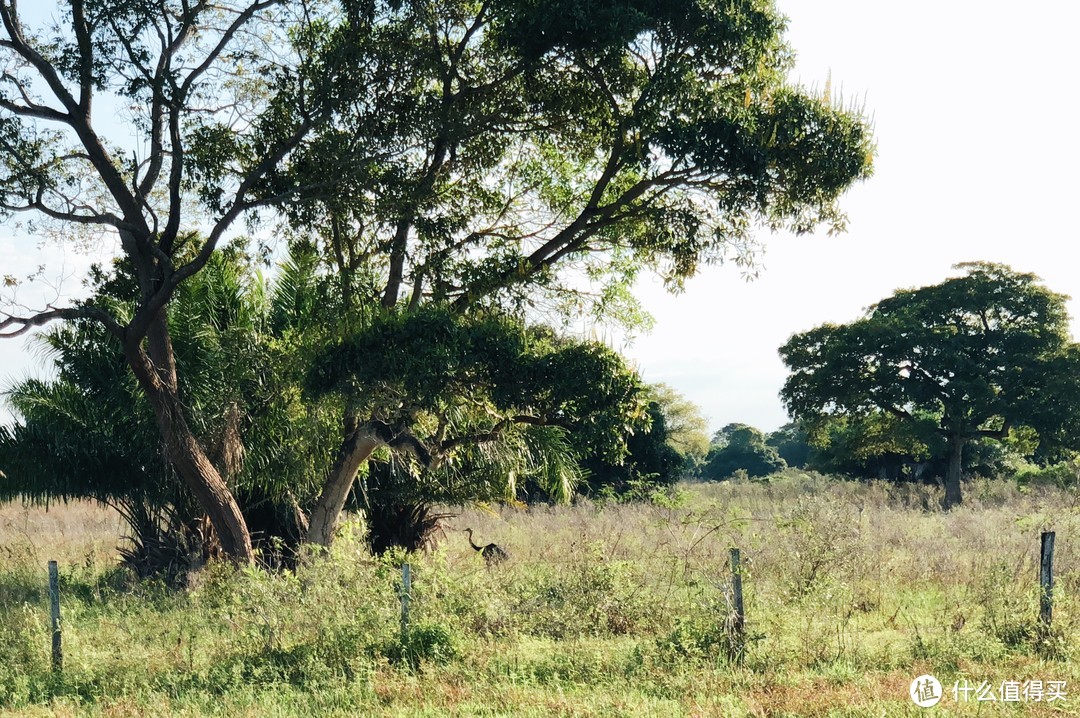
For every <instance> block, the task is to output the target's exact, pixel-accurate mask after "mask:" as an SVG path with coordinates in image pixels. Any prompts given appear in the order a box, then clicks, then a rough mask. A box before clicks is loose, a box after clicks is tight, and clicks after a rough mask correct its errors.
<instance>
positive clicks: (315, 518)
mask: <svg viewBox="0 0 1080 718" xmlns="http://www.w3.org/2000/svg"><path fill="white" fill-rule="evenodd" d="M384 444H386V440H385V438H384V437H383V436H381V432H380V431H379V427H378V426H376V425H375V424H373V423H370V422H369V423H364V424H360V425H358V426H357V427H356V428H354V429H353V430H352V431H351V432H350V433H349V434H348V436H347V437H346V439H345V441H344V442H343V443H342V445H341V449H340V450H339V451H338V456H337V459H335V461H334V465H333V466H332V467H331V468H330V473H329V475H328V476H327V478H326V483H325V484H323V488H322V492H321V493H320V494H319V499H318V501H316V502H315V508H313V509H312V511H311V516H310V517H309V524H308V532H307V536H306V537H305V542H306V543H311V544H317V545H319V546H329V545H330V544H331V542H333V540H334V532H335V531H336V530H337V525H338V518H339V517H340V516H341V511H342V509H344V508H345V499H347V498H348V496H349V491H350V490H351V489H352V485H353V481H354V480H355V479H356V472H357V471H359V470H360V466H361V465H362V464H363V463H364V462H365V461H367V459H368V457H369V456H371V454H372V453H373V452H374V451H375V449H377V448H379V447H380V446H383V445H384Z"/></svg>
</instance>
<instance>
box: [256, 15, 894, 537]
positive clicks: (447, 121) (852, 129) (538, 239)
mask: <svg viewBox="0 0 1080 718" xmlns="http://www.w3.org/2000/svg"><path fill="white" fill-rule="evenodd" d="M783 25H784V21H783V18H782V17H781V16H779V14H778V13H777V12H776V10H775V8H774V7H773V6H772V5H771V3H768V2H760V1H759V0H737V1H736V2H723V3H720V2H713V1H704V2H695V1H691V0H685V1H680V2H675V3H671V2H663V3H661V2H648V1H644V2H638V1H635V2H632V3H625V2H621V1H620V2H617V1H615V0H603V1H601V2H595V1H593V0H588V1H586V0H560V1H559V2H557V3H538V2H535V0H507V1H505V2H470V1H467V0H406V1H405V2H398V1H397V0H394V1H392V2H391V1H389V0H375V1H374V2H369V3H367V4H358V6H357V7H356V8H354V12H353V14H352V15H350V16H349V18H348V21H347V22H345V23H342V24H341V25H340V26H338V27H336V28H326V29H325V31H324V32H322V33H320V34H317V35H312V36H311V37H310V38H309V39H310V41H311V43H312V44H311V47H312V48H313V52H316V51H318V48H339V47H342V46H348V47H349V48H350V52H351V54H350V55H349V64H348V70H347V71H343V72H342V73H341V75H340V76H341V77H342V78H343V82H344V83H348V84H350V85H359V86H363V87H364V88H365V92H364V93H362V94H360V95H357V94H356V93H349V92H348V91H346V90H342V91H340V92H337V93H336V94H335V97H336V98H337V99H338V100H339V102H338V103H337V104H336V105H335V113H334V116H333V120H332V122H331V123H329V124H328V125H327V126H326V128H325V131H322V132H320V134H319V138H320V141H319V142H318V143H316V144H314V145H313V146H312V151H311V152H310V153H306V154H305V153H298V154H297V155H296V156H295V157H294V158H293V161H292V162H291V163H290V164H289V166H288V167H287V168H286V169H285V170H284V171H282V172H280V173H278V174H277V175H275V177H274V181H273V182H271V183H270V186H271V187H272V188H273V189H272V190H271V191H272V192H280V191H282V190H281V188H288V187H292V186H293V185H294V184H295V183H300V184H303V183H305V182H310V177H312V176H323V175H325V174H327V173H328V172H331V173H334V174H335V175H338V176H340V178H341V185H340V191H339V192H338V193H337V194H335V196H334V197H333V198H331V199H330V200H328V201H319V202H317V203H313V204H305V205H303V206H301V207H298V208H297V211H295V212H293V213H291V216H290V218H291V219H292V221H293V225H294V227H296V228H298V230H299V231H300V232H301V233H302V234H303V235H304V241H307V242H311V243H317V244H319V245H321V246H322V247H323V248H324V250H325V251H324V252H323V253H324V254H325V256H327V257H330V258H332V264H333V267H334V269H335V271H336V272H337V273H338V275H339V277H340V280H341V285H342V288H343V290H344V291H345V292H346V295H347V296H348V297H349V298H350V300H349V301H348V302H347V303H346V306H347V307H350V308H351V311H350V312H349V313H347V315H346V316H343V317H342V324H343V338H345V340H346V341H347V335H348V332H349V331H350V330H351V329H355V328H356V325H357V324H360V325H362V324H363V323H364V321H365V319H363V317H370V316H372V315H373V314H377V313H378V312H379V311H384V312H390V313H394V312H407V311H415V310H417V309H418V308H420V307H422V306H424V305H427V304H434V305H438V306H445V307H449V308H450V309H451V311H453V312H455V313H458V314H465V313H469V312H472V311H475V310H477V309H478V308H488V309H490V308H498V309H500V310H506V309H511V310H515V309H516V310H517V311H519V312H522V313H527V312H529V311H532V310H533V309H535V308H537V307H539V308H541V309H550V308H552V307H555V308H556V309H561V310H565V309H567V308H577V307H581V306H582V301H581V300H582V296H583V295H582V294H581V293H580V292H577V291H576V289H580V287H575V283H578V284H580V280H581V278H582V277H585V278H588V279H589V280H592V282H593V285H594V286H595V287H597V288H596V289H595V291H594V293H593V294H592V295H591V296H586V298H585V301H584V304H585V305H591V306H592V307H595V308H597V309H598V310H600V311H606V312H609V313H615V314H619V313H623V312H625V311H626V310H627V309H628V307H630V305H632V302H629V301H627V300H628V299H630V298H629V297H628V295H627V292H626V287H627V286H628V285H629V282H630V281H631V280H632V279H633V278H634V277H635V276H636V274H637V273H638V272H639V271H640V270H641V269H642V268H644V267H656V268H658V269H659V271H660V272H661V273H662V274H663V275H664V277H665V278H666V279H667V280H668V281H669V282H670V283H671V284H673V285H676V286H677V285H678V284H679V283H680V282H681V281H682V280H683V279H684V278H685V277H687V276H690V275H692V274H693V273H694V272H695V271H696V270H697V268H698V267H699V266H700V265H701V264H703V263H706V262H709V261H714V260H718V259H721V258H724V257H731V256H736V257H741V258H745V256H744V254H743V253H744V252H745V251H746V250H747V247H748V245H749V244H750V243H751V236H752V231H753V229H755V228H757V227H761V226H762V225H766V226H771V227H789V228H793V229H795V230H797V231H805V230H809V229H811V228H813V227H815V226H817V225H819V224H821V223H825V224H828V225H830V226H831V227H832V228H833V229H837V228H840V227H842V225H843V217H842V215H841V214H840V212H839V210H838V208H837V204H836V202H837V199H838V197H839V196H840V194H841V193H842V192H843V190H844V189H846V188H847V187H848V186H849V185H850V184H851V183H852V182H854V181H856V180H859V179H861V178H864V177H866V176H868V175H869V173H870V163H871V155H872V151H873V148H872V144H871V140H870V133H869V130H868V126H867V124H866V123H865V122H864V121H863V120H862V119H861V118H860V117H859V116H858V115H857V114H856V113H854V112H849V111H846V110H844V109H842V108H838V107H836V106H834V105H832V104H831V103H830V102H829V100H828V99H827V98H821V97H815V96H811V95H810V94H808V93H807V92H805V91H803V90H801V89H800V88H798V87H794V86H792V85H790V84H788V83H787V81H786V77H785V76H786V71H787V69H788V68H789V67H790V61H791V54H790V51H789V49H788V48H787V46H786V45H785V44H784V43H783V40H782V38H781V33H782V30H783ZM334 52H337V50H334ZM357 146H362V147H364V148H366V149H365V152H364V153H363V155H364V156H365V157H367V158H369V159H368V161H360V162H354V161H350V162H344V161H340V160H339V159H337V158H338V156H339V154H341V153H344V154H345V155H347V156H349V157H354V156H355V155H356V153H355V151H354V150H355V148H356V147H357ZM312 225H317V226H321V227H322V228H323V231H321V232H318V233H312V232H310V229H309V228H310V227H311V226H312ZM630 308H632V307H630ZM354 314H355V315H357V316H358V317H360V318H359V319H358V318H356V316H352V315H354ZM368 401H370V399H369V398H365V399H364V400H363V401H361V402H354V404H353V406H352V407H348V406H347V407H346V408H345V409H344V411H345V414H346V416H345V417H344V421H343V426H344V427H345V431H344V435H343V438H342V445H341V450H340V452H339V460H338V461H337V462H336V463H335V465H334V467H333V468H332V469H331V471H330V472H329V473H328V476H327V479H326V483H325V486H324V491H323V494H322V496H321V497H320V499H319V501H318V502H317V504H316V506H315V508H314V514H313V519H312V536H313V537H320V538H317V539H316V540H319V541H323V540H329V536H330V534H329V533H328V532H327V530H326V522H327V521H331V522H332V521H336V514H337V509H336V507H338V506H340V505H342V502H343V501H344V497H345V496H346V495H347V494H348V492H349V490H350V487H351V486H352V482H353V478H354V476H355V473H356V469H357V467H358V466H360V465H361V464H362V462H363V461H365V460H366V457H367V456H368V455H370V452H371V451H372V450H373V447H375V446H378V445H380V444H384V443H385V442H384V441H381V440H380V439H379V438H378V431H377V425H376V424H375V423H372V422H371V421H369V420H368V419H369V418H370V417H367V416H364V415H363V414H359V413H355V412H354V408H355V406H359V405H362V404H364V403H366V402H368ZM407 406H408V402H405V403H404V404H403V406H402V412H401V413H400V414H399V415H398V416H397V417H395V418H394V422H401V421H404V422H406V423H407V422H408V420H409V419H408V416H407V411H408V409H407ZM381 421H383V422H384V423H385V421H386V418H384V419H382V420H381Z"/></svg>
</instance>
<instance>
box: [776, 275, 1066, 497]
mask: <svg viewBox="0 0 1080 718" xmlns="http://www.w3.org/2000/svg"><path fill="white" fill-rule="evenodd" d="M957 269H961V270H963V271H964V274H963V275H962V276H958V277H954V278H951V279H948V280H946V281H944V282H942V283H940V284H935V285H931V286H927V287H921V288H918V289H905V290H900V291H897V292H896V293H895V294H894V295H893V296H891V297H889V298H887V299H884V300H882V301H881V302H879V303H878V304H876V305H874V306H873V307H871V308H870V309H869V310H868V312H867V314H866V316H865V317H863V318H862V319H858V320H856V321H854V322H851V323H850V324H844V325H834V324H825V325H822V326H820V327H817V328H816V329H812V330H810V331H808V332H803V333H801V334H796V335H795V336H793V337H792V338H791V339H790V340H789V341H788V342H787V343H786V344H785V345H784V346H783V347H781V349H780V355H781V357H782V358H783V360H784V362H785V364H787V366H788V367H789V368H790V369H791V372H792V373H791V375H790V376H789V377H788V379H787V381H786V383H785V384H784V388H783V390H782V392H781V396H782V398H783V400H784V403H785V405H786V406H787V408H788V411H789V412H790V413H791V414H792V415H793V416H795V417H796V418H800V419H805V420H808V421H814V420H816V419H821V418H827V417H830V416H836V415H851V416H855V417H868V416H871V415H874V414H876V413H879V412H884V413H886V414H888V415H890V416H892V417H896V418H898V419H901V420H903V421H906V422H912V423H914V422H916V421H920V420H927V419H929V421H930V422H931V423H932V425H933V429H934V431H935V432H936V433H938V434H939V435H941V436H942V437H943V438H944V439H945V440H946V441H947V443H948V447H949V455H950V460H949V470H948V473H947V476H946V494H945V501H944V505H945V506H946V507H951V506H954V505H956V504H958V503H960V501H961V493H960V492H961V489H960V467H961V461H962V456H963V448H964V446H965V445H966V444H967V443H968V442H970V441H972V440H975V439H979V438H990V439H998V440H1001V439H1004V438H1006V437H1008V436H1009V435H1010V433H1011V432H1014V431H1016V430H1017V429H1019V428H1020V427H1027V429H1029V430H1032V431H1034V432H1035V433H1036V434H1037V435H1038V437H1039V441H1040V442H1041V443H1042V444H1043V446H1044V447H1046V448H1050V447H1076V446H1078V445H1080V347H1078V346H1077V345H1076V344H1075V343H1073V342H1072V340H1071V337H1070V336H1069V332H1068V315H1067V313H1066V309H1065V300H1066V298H1065V297H1064V296H1062V295H1060V294H1056V293H1054V292H1052V291H1050V290H1049V289H1047V288H1046V287H1045V286H1043V285H1042V284H1041V282H1040V280H1039V278H1038V277H1036V276H1034V275H1032V274H1025V273H1021V272H1016V271H1014V270H1012V269H1011V268H1009V267H1007V266H1005V265H1001V264H991V263H985V262H974V263H968V264H961V265H957Z"/></svg>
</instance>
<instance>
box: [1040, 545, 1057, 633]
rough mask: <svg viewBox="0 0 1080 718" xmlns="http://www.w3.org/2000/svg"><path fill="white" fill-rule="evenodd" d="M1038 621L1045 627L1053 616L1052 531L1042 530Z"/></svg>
mask: <svg viewBox="0 0 1080 718" xmlns="http://www.w3.org/2000/svg"><path fill="white" fill-rule="evenodd" d="M1039 589H1040V591H1039V621H1041V622H1042V624H1043V625H1044V626H1046V627H1049V626H1050V621H1051V619H1052V618H1053V617H1054V532H1053V531H1044V532H1043V535H1042V551H1041V552H1040V561H1039Z"/></svg>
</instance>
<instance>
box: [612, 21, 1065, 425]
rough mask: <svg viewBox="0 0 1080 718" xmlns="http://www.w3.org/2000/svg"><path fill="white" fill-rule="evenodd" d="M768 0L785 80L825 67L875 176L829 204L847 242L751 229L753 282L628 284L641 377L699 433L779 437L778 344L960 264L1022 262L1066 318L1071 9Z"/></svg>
mask: <svg viewBox="0 0 1080 718" xmlns="http://www.w3.org/2000/svg"><path fill="white" fill-rule="evenodd" d="M778 4H779V7H780V9H781V11H782V12H783V13H784V14H786V15H787V16H788V18H789V19H790V24H789V28H788V33H787V38H788V41H789V42H790V44H791V45H792V46H793V47H794V49H795V51H796V53H797V56H798V57H797V67H796V70H795V72H794V73H793V77H794V79H797V80H801V82H802V83H803V84H806V85H810V86H817V87H818V88H821V87H823V86H824V84H825V82H826V80H827V79H828V78H829V77H830V75H831V81H832V93H833V95H834V96H835V95H836V93H837V91H842V93H843V96H844V98H845V100H846V101H848V102H850V103H853V104H855V105H857V106H865V108H866V112H867V114H869V115H870V116H871V117H872V119H873V123H874V130H875V132H874V134H875V137H876V140H877V157H876V158H875V172H874V176H873V177H872V178H870V179H869V180H868V181H866V182H864V183H862V184H860V185H857V186H856V187H854V188H853V189H852V190H850V191H849V193H848V194H847V195H846V196H845V197H844V199H843V200H842V202H841V205H842V207H843V208H844V209H845V211H846V213H847V215H848V219H849V226H848V231H847V233H846V234H844V235H840V236H835V237H828V236H826V235H825V234H824V233H821V234H818V235H813V236H802V237H794V236H789V235H769V234H768V233H766V234H763V235H762V236H761V237H760V239H761V241H762V242H763V244H764V246H765V253H764V257H763V259H762V262H761V264H762V267H761V271H760V274H759V277H758V278H757V279H756V280H754V281H752V282H746V281H744V280H743V279H742V278H741V277H740V271H739V269H738V268H736V267H733V266H728V267H711V268H707V269H706V270H705V271H703V272H702V273H701V274H700V275H699V276H698V277H696V278H695V279H693V280H691V281H690V282H689V283H688V286H687V289H686V291H685V292H684V293H683V294H681V295H679V296H671V295H669V294H667V293H666V292H665V291H664V290H663V288H662V287H661V286H660V285H659V282H657V281H654V280H647V281H642V282H641V283H640V286H639V295H640V296H641V298H642V301H643V303H644V305H645V306H646V307H647V308H648V309H649V310H650V311H651V313H652V314H653V316H654V317H655V318H656V326H655V328H654V330H653V331H652V333H651V334H650V335H647V336H644V337H640V338H638V339H637V340H636V341H635V343H634V344H633V345H631V346H630V347H628V348H627V349H626V350H625V353H626V354H627V355H628V356H630V357H632V358H633V359H634V360H635V362H636V364H637V366H638V369H639V370H640V371H641V372H642V374H643V375H644V376H645V378H646V379H648V380H649V381H662V382H665V383H668V384H670V385H671V386H673V387H674V388H676V389H677V390H678V391H680V392H681V393H683V394H684V395H685V396H687V397H688V398H690V399H691V400H693V401H694V402H696V403H697V404H698V405H699V406H700V407H701V408H702V411H703V413H704V414H705V416H706V418H708V420H709V423H710V425H711V426H712V427H713V429H714V430H715V429H718V428H720V427H721V426H724V425H725V424H727V423H730V422H736V421H737V422H743V423H747V424H751V425H754V426H757V427H758V428H760V429H762V430H765V431H770V430H773V429H776V428H777V427H778V426H780V425H781V424H783V423H785V422H786V421H787V420H788V419H787V416H786V413H785V411H784V408H783V406H782V404H781V402H780V400H779V398H778V393H779V391H780V388H781V386H782V385H783V383H784V379H785V377H786V375H787V372H786V370H785V368H784V365H783V363H782V362H781V361H780V359H779V356H778V354H777V349H778V347H780V346H781V345H782V344H784V343H785V342H786V341H787V339H788V338H789V337H790V336H791V335H792V334H793V333H796V332H800V331H805V330H807V329H810V328H812V327H814V326H817V325H819V324H822V323H824V322H827V321H828V322H847V321H851V320H853V319H855V318H857V317H858V316H860V314H861V313H862V311H863V310H864V309H865V308H866V307H868V306H869V305H871V304H873V303H875V302H877V301H878V300H880V299H882V298H884V297H886V296H888V295H889V294H891V293H892V292H893V291H894V290H895V289H898V288H902V287H916V286H924V285H927V284H936V283H938V282H940V281H942V280H944V279H946V278H947V277H950V276H957V275H959V274H961V273H962V272H959V271H956V270H953V269H952V266H953V265H954V264H956V263H958V262H964V261H972V260H985V261H993V262H1003V263H1005V264H1009V265H1011V266H1012V267H1013V268H1015V269H1017V270H1022V271H1028V272H1034V273H1035V274H1037V275H1039V276H1040V277H1042V278H1043V279H1044V280H1045V282H1046V285H1047V286H1048V287H1050V288H1051V289H1053V290H1054V291H1056V292H1060V293H1064V294H1068V295H1071V296H1073V297H1076V298H1077V299H1073V300H1072V301H1070V303H1069V311H1070V314H1071V315H1072V316H1073V317H1074V318H1075V317H1080V261H1078V260H1080V243H1078V240H1080V229H1078V225H1077V222H1076V217H1075V210H1076V209H1077V208H1080V202H1078V199H1077V194H1078V191H1080V179H1078V177H1080V133H1078V132H1077V129H1076V128H1077V118H1078V116H1080V99H1078V93H1077V92H1076V89H1075V88H1076V82H1077V81H1076V75H1077V71H1078V70H1080V59H1078V55H1077V54H1076V35H1075V33H1076V28H1077V27H1080V4H1077V3H1074V2H1066V1H1063V0H1053V1H1051V2H1042V3H1039V4H1037V5H1019V4H1015V3H1004V2H997V1H990V2H972V1H968V0H963V1H959V0H945V2H940V1H939V2H925V1H924V0H916V1H914V2H907V3H875V2H866V0H813V2H808V1H807V0H779V3H778ZM1070 88H1072V89H1070ZM1078 330H1080V324H1078V323H1077V321H1076V320H1075V319H1074V321H1073V334H1074V336H1076V335H1078V334H1080V331H1078Z"/></svg>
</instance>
